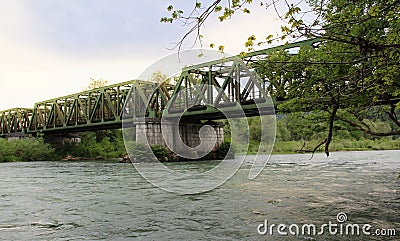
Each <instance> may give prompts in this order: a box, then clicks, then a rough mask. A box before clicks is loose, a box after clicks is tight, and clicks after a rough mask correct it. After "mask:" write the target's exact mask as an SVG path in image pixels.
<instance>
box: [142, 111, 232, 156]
mask: <svg viewBox="0 0 400 241" xmlns="http://www.w3.org/2000/svg"><path fill="white" fill-rule="evenodd" d="M163 125H165V126H164V133H162V130H161V129H162V127H161V120H160V119H159V118H151V119H146V121H145V122H138V123H135V126H136V141H137V142H139V143H140V142H141V143H145V140H146V138H147V141H148V143H149V144H150V145H161V146H163V147H165V148H168V146H167V144H166V140H164V137H163V135H164V136H165V137H166V138H168V140H167V141H168V143H169V144H170V145H171V146H173V149H174V152H180V151H183V150H186V148H185V145H186V146H189V147H192V148H195V147H196V150H197V155H201V156H202V155H203V154H207V153H208V150H209V149H210V145H207V144H210V143H213V142H214V141H215V145H214V146H213V147H212V152H216V151H217V150H218V149H219V148H220V147H221V145H222V144H223V142H224V125H223V123H221V122H211V121H209V122H206V123H200V122H197V123H189V122H182V121H181V122H180V123H177V122H173V121H169V122H166V123H165V122H164V123H163ZM206 125H207V126H211V127H212V129H213V130H212V129H204V130H202V132H203V133H202V140H203V142H205V143H203V144H201V139H200V129H201V128H202V127H204V126H206ZM177 135H179V136H177ZM180 140H181V141H180ZM200 144H201V145H200Z"/></svg>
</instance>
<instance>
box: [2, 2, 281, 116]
mask: <svg viewBox="0 0 400 241" xmlns="http://www.w3.org/2000/svg"><path fill="white" fill-rule="evenodd" d="M170 4H172V5H175V6H177V7H178V6H181V7H182V8H183V9H189V8H190V7H192V5H193V4H194V1H188V0H180V1H176V0H175V1H173V0H171V1H154V0H153V1H143V0H35V1H33V0H0V33H1V35H0V90H1V94H0V110H4V109H8V108H13V107H28V108H32V107H33V104H34V103H35V102H38V101H42V100H46V99H51V98H55V97H58V96H62V95H67V94H72V93H75V92H79V91H82V88H83V87H84V86H86V85H87V84H88V83H89V79H90V78H91V77H92V78H95V79H99V78H103V79H106V80H108V82H109V83H110V84H113V83H118V82H123V81H127V80H132V79H135V78H136V77H138V76H139V75H140V74H141V73H142V71H143V70H144V69H145V68H146V67H148V66H149V65H151V64H152V63H153V62H155V61H157V60H158V59H160V58H162V57H164V56H166V55H169V54H172V53H175V52H176V50H169V48H171V47H172V46H173V43H174V42H177V41H178V40H179V39H180V38H181V37H182V35H183V34H184V33H185V31H186V30H187V29H186V28H184V27H183V26H182V24H165V23H164V24H163V23H160V18H161V17H163V16H166V15H167V14H168V13H167V11H166V8H167V6H168V5H170ZM185 5H186V6H185ZM215 18H216V17H215ZM215 18H214V19H210V21H209V22H207V24H206V26H205V28H204V35H205V42H206V43H211V42H213V43H217V44H222V45H225V50H226V52H227V53H230V54H238V53H239V52H241V51H244V50H245V47H244V42H245V41H246V39H247V37H248V36H250V35H251V34H256V36H257V37H258V36H259V37H260V38H261V37H265V36H267V35H269V34H276V33H278V32H279V31H280V26H281V23H280V22H279V21H278V20H276V16H274V15H273V14H272V13H267V12H266V11H265V10H264V9H262V8H260V7H258V6H257V5H255V8H254V9H253V12H252V15H250V16H246V15H245V14H238V15H235V16H233V18H232V19H231V20H229V21H227V22H225V23H222V24H220V23H219V22H218V20H217V19H215ZM191 44H192V42H191V41H190V40H188V42H186V46H189V45H191ZM266 47H267V46H266Z"/></svg>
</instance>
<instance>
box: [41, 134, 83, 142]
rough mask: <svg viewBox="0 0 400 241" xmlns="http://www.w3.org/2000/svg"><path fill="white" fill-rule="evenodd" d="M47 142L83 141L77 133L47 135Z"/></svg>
mask: <svg viewBox="0 0 400 241" xmlns="http://www.w3.org/2000/svg"><path fill="white" fill-rule="evenodd" d="M44 138H45V140H46V142H48V143H52V144H74V143H81V138H80V136H79V135H77V134H63V135H45V136H44Z"/></svg>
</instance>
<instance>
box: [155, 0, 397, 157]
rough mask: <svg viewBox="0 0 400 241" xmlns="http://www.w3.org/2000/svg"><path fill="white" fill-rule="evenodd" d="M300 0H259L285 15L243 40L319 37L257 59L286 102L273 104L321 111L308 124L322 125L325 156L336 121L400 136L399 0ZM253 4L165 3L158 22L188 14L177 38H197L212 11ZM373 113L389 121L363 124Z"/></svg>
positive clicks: (222, 15) (224, 15)
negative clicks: (184, 6) (273, 29)
mask: <svg viewBox="0 0 400 241" xmlns="http://www.w3.org/2000/svg"><path fill="white" fill-rule="evenodd" d="M302 3H303V1H298V2H293V3H288V2H286V1H261V6H262V7H267V8H271V7H275V9H281V7H282V6H286V9H285V10H284V12H283V13H282V12H278V10H277V14H278V16H279V17H280V18H281V19H282V20H283V21H284V22H285V24H284V25H283V26H282V33H281V34H280V35H277V36H274V35H271V34H269V33H266V35H268V36H267V37H266V38H265V39H266V41H265V42H262V41H261V42H258V43H257V42H256V39H257V38H256V36H250V37H249V38H248V41H247V42H246V43H245V46H246V47H248V49H249V50H251V49H252V48H253V47H254V46H257V45H258V44H259V43H261V44H263V43H266V44H270V43H272V41H273V40H275V39H280V40H284V39H292V40H296V39H304V38H311V37H317V38H320V39H321V43H320V44H319V45H318V47H316V48H315V47H314V48H312V47H308V48H302V49H300V51H299V52H298V53H297V54H296V55H293V54H289V53H288V52H286V51H278V52H276V53H274V54H271V55H270V56H268V57H266V58H265V59H264V60H262V61H259V65H258V66H257V71H258V72H259V74H260V75H261V76H262V77H263V78H264V79H265V80H266V81H269V82H270V83H271V85H270V89H269V91H270V92H271V95H272V96H273V97H275V99H276V100H278V101H280V100H283V101H285V102H284V103H281V104H280V105H279V106H278V110H279V111H281V112H298V111H302V112H307V113H315V114H317V116H320V117H321V118H320V120H318V121H317V122H315V123H314V125H317V127H318V125H319V126H320V127H321V128H317V129H313V130H316V131H317V132H318V131H319V133H324V134H325V138H324V139H323V140H322V142H321V143H320V144H319V145H318V147H319V146H321V145H324V146H325V152H326V154H327V155H329V145H330V143H331V141H332V138H333V135H334V134H335V133H337V132H338V130H339V128H338V127H339V126H342V127H343V126H346V128H348V127H351V128H353V129H355V130H358V131H362V132H364V133H366V134H368V135H373V136H393V135H400V119H399V117H398V116H399V115H400V112H399V107H400V104H399V102H398V99H399V98H400V69H399V64H398V63H400V35H399V34H398V33H399V32H400V1H398V0H389V1H383V0H379V1H372V0H361V1H356V2H352V3H351V4H349V2H348V1H345V0H311V1H309V2H308V6H304V4H302ZM278 5H279V7H277V6H278ZM301 6H304V7H301ZM251 7H257V6H255V4H254V3H253V1H252V0H244V1H240V0H230V1H227V2H223V1H220V0H217V1H213V2H212V3H211V4H209V5H207V6H204V4H202V3H201V1H196V4H195V6H194V8H195V10H196V11H192V12H190V14H189V15H185V14H184V12H183V11H181V10H176V9H175V7H174V6H170V7H169V8H168V9H167V10H168V11H170V12H171V16H170V17H164V18H162V19H161V21H162V22H173V21H176V20H184V21H185V20H186V21H189V22H190V21H191V20H192V21H193V26H192V28H191V29H190V30H189V31H188V32H187V33H186V34H185V35H184V36H183V38H182V39H181V41H180V42H179V44H181V43H182V41H183V40H185V39H186V37H187V36H188V35H189V34H191V33H196V34H197V37H198V40H200V41H201V39H202V34H201V28H202V26H203V24H204V22H205V21H206V19H208V18H209V17H210V16H213V15H216V16H217V17H218V18H219V20H220V21H225V20H228V19H229V18H230V17H231V16H232V15H233V14H235V13H237V12H238V11H243V12H245V13H250V10H249V8H250V9H251ZM309 13H311V14H309ZM180 46H181V45H179V47H180ZM219 49H221V47H220V48H219ZM222 49H223V47H222ZM371 116H380V117H381V119H382V120H383V121H390V124H389V125H388V126H385V127H384V128H383V127H382V126H381V127H379V128H377V127H376V126H372V125H370V124H369V123H368V121H369V119H370V118H371ZM321 124H322V125H321ZM288 127H289V128H293V126H289V125H288ZM342 134H343V131H342Z"/></svg>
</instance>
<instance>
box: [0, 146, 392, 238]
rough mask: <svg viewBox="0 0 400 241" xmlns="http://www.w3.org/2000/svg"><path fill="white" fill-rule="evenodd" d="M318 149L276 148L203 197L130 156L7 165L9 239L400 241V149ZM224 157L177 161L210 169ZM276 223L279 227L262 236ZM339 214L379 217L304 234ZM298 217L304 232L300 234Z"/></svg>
mask: <svg viewBox="0 0 400 241" xmlns="http://www.w3.org/2000/svg"><path fill="white" fill-rule="evenodd" d="M310 157H311V155H309V154H295V155H273V156H271V159H270V161H269V162H268V164H267V166H266V167H265V169H264V171H263V172H262V173H261V174H260V176H258V177H257V178H256V179H255V180H248V178H247V177H248V173H249V169H250V165H249V164H245V165H244V166H242V167H241V168H240V169H239V171H238V172H237V173H236V174H235V175H234V176H233V177H232V178H231V179H230V180H229V181H228V182H226V183H225V184H223V185H221V186H220V187H218V188H216V189H214V190H212V191H209V192H206V193H202V194H195V195H179V194H175V193H169V192H166V191H164V190H161V189H159V188H157V187H155V186H153V185H152V184H150V183H148V182H147V181H146V180H145V179H144V178H142V177H141V176H140V175H139V173H138V172H137V171H136V170H135V169H134V167H133V166H132V164H130V163H117V162H116V161H81V162H66V161H64V162H62V161H60V162H18V163H0V180H1V181H0V239H1V240H400V179H398V176H399V175H400V151H366V152H333V153H331V156H330V157H329V158H327V157H326V156H325V155H324V154H316V155H315V156H314V157H313V158H312V159H310ZM217 163H218V162H217V161H204V162H176V163H169V164H168V166H170V167H171V168H172V169H176V170H179V169H182V170H207V169H210V168H212V167H213V166H215V165H216V164H217ZM338 214H340V215H343V214H344V215H345V218H346V219H345V220H341V222H339V219H338V218H339V215H338ZM266 222H267V225H270V226H269V228H270V227H271V224H275V225H276V227H274V228H273V229H272V232H273V233H272V234H271V233H268V232H267V233H265V234H264V235H262V234H260V231H265V230H264V229H265V224H266ZM329 222H331V223H333V224H336V225H340V224H342V225H346V224H352V225H354V224H357V225H359V226H360V227H361V226H362V225H365V224H369V225H370V226H371V228H370V229H368V230H369V231H370V232H369V233H370V234H364V233H360V234H359V235H356V234H346V233H343V232H342V234H340V233H339V231H337V233H330V232H329V230H328V229H327V228H325V229H323V232H322V233H320V234H318V233H315V234H313V233H305V234H302V233H301V228H302V225H303V224H313V225H315V226H316V227H317V228H316V229H317V231H318V232H319V231H321V230H320V227H321V226H322V225H323V224H328V223H329ZM279 224H283V225H285V226H286V229H282V230H281V231H282V232H283V233H285V231H286V235H285V234H280V233H278V230H277V226H278V225H279ZM290 225H292V227H291V229H290V230H289V226H290ZM296 225H297V226H298V227H299V228H300V231H299V233H296V232H294V233H296V234H291V233H290V231H296V229H295V228H294V227H295V226H296ZM267 227H268V226H267ZM338 227H339V226H338ZM377 229H379V230H383V231H385V232H386V234H387V235H386V236H382V235H381V236H378V235H377V234H376V233H375V231H376V230H377ZM388 230H389V231H390V230H395V231H396V235H393V233H391V235H388V233H389V231H388ZM360 232H361V231H360ZM261 233H262V232H261Z"/></svg>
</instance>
